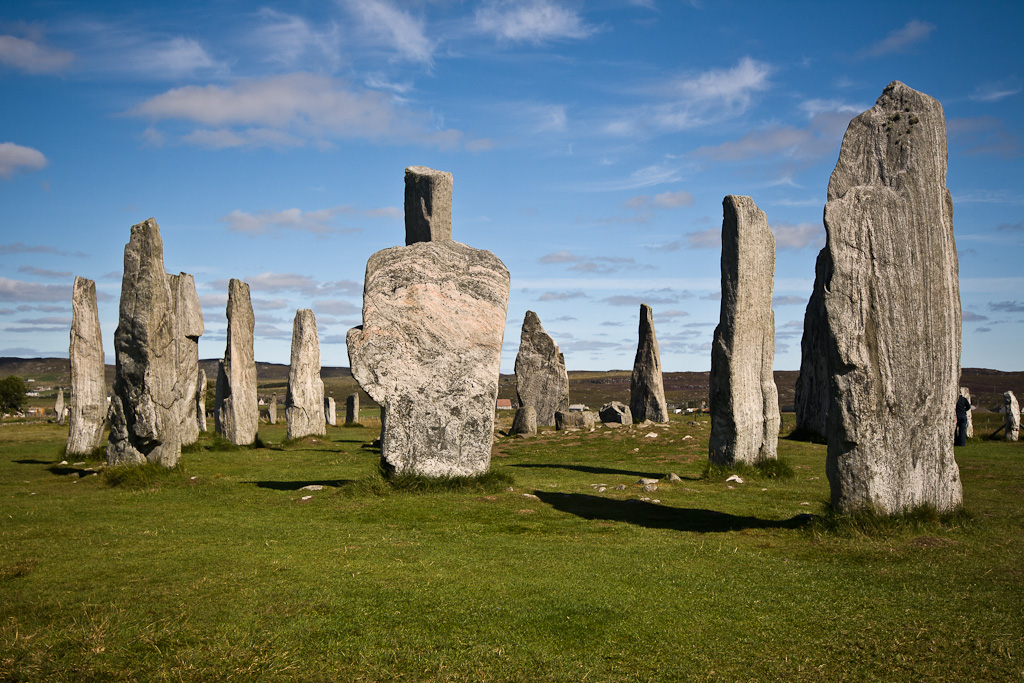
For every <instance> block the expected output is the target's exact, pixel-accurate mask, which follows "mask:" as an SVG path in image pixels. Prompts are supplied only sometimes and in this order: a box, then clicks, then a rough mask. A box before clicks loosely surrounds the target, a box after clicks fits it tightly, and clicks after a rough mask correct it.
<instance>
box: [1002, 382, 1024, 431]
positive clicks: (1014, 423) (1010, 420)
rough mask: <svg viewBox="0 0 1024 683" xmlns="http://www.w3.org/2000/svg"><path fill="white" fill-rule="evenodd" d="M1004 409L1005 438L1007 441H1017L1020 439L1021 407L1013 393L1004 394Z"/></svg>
mask: <svg viewBox="0 0 1024 683" xmlns="http://www.w3.org/2000/svg"><path fill="white" fill-rule="evenodd" d="M1003 408H1004V410H1005V411H1006V434H1005V438H1006V440H1007V441H1016V440H1017V439H1018V438H1020V405H1019V404H1018V403H1017V397H1016V396H1014V395H1013V392H1012V391H1007V392H1006V393H1004V394H1003Z"/></svg>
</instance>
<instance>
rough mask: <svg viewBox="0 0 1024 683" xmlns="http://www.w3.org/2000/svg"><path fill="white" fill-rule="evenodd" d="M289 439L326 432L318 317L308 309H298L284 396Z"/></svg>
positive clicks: (293, 326)
mask: <svg viewBox="0 0 1024 683" xmlns="http://www.w3.org/2000/svg"><path fill="white" fill-rule="evenodd" d="M284 415H285V420H286V421H287V423H288V438H289V439H298V438H301V437H303V436H309V435H314V434H315V435H319V434H325V433H326V432H327V427H326V424H325V422H326V419H325V418H326V416H325V412H324V382H323V380H322V379H321V378H320V338H319V336H318V335H317V330H316V316H315V315H314V314H313V311H311V310H310V309H308V308H302V309H299V310H298V311H296V312H295V320H294V322H293V323H292V355H291V364H290V365H289V366H288V392H287V393H286V394H285V397H284Z"/></svg>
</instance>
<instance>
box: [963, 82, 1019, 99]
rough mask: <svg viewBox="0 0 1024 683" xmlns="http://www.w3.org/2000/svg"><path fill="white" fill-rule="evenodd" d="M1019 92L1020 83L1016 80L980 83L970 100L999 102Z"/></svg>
mask: <svg viewBox="0 0 1024 683" xmlns="http://www.w3.org/2000/svg"><path fill="white" fill-rule="evenodd" d="M1020 91H1021V85H1020V82H1019V81H1017V80H1016V79H1014V80H1011V81H999V82H992V83H982V84H981V85H979V86H978V87H977V88H975V90H974V92H973V93H972V94H971V99H972V100H975V101H977V102H998V101H999V100H1003V99H1006V98H1007V97H1012V96H1013V95H1016V94H1017V93H1019V92H1020Z"/></svg>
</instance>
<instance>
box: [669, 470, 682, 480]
mask: <svg viewBox="0 0 1024 683" xmlns="http://www.w3.org/2000/svg"><path fill="white" fill-rule="evenodd" d="M667 479H668V480H669V481H670V482H677V481H682V479H681V478H680V476H679V475H678V474H676V473H675V472H669V475H668V477H667Z"/></svg>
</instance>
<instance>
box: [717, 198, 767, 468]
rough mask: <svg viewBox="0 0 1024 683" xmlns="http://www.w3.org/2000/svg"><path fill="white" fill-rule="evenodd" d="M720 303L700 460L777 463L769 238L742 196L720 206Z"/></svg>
mask: <svg viewBox="0 0 1024 683" xmlns="http://www.w3.org/2000/svg"><path fill="white" fill-rule="evenodd" d="M722 207H723V212H724V217H723V220H722V302H721V313H720V317H719V322H718V327H716V328H715V335H714V341H713V344H712V347H711V375H710V380H709V381H710V393H709V397H708V403H709V404H710V406H711V435H710V437H709V438H708V459H709V460H710V461H711V462H712V463H715V464H716V465H723V466H726V467H731V466H733V465H735V464H737V463H744V464H747V465H753V464H754V463H757V462H760V461H762V460H771V459H775V458H777V457H778V444H779V392H778V390H777V389H776V387H775V377H774V375H773V374H772V364H773V363H774V362H775V314H774V313H773V311H772V290H773V287H774V282H775V238H774V237H773V236H772V231H771V229H770V228H769V227H768V219H767V218H766V217H765V215H764V212H763V211H761V210H760V209H759V208H757V206H756V205H755V204H754V200H753V199H751V198H750V197H739V196H735V195H729V196H727V197H726V198H725V199H724V200H723V202H722Z"/></svg>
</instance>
